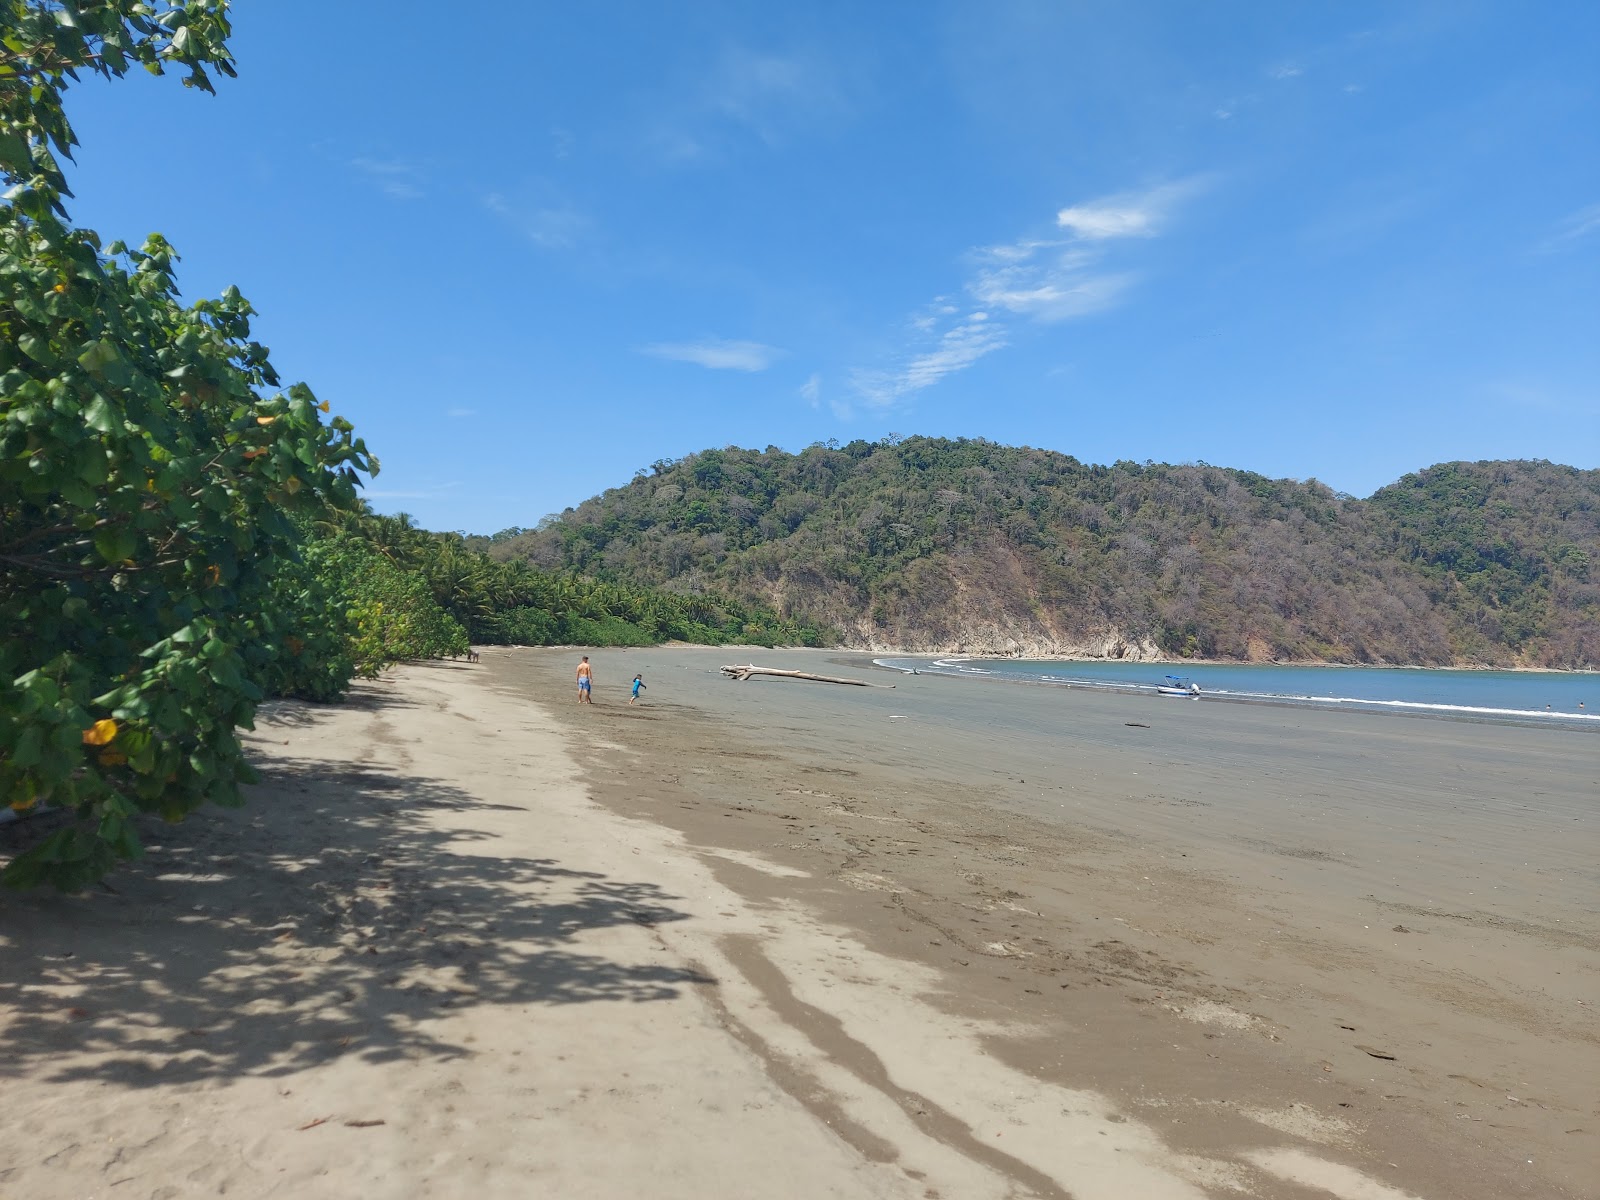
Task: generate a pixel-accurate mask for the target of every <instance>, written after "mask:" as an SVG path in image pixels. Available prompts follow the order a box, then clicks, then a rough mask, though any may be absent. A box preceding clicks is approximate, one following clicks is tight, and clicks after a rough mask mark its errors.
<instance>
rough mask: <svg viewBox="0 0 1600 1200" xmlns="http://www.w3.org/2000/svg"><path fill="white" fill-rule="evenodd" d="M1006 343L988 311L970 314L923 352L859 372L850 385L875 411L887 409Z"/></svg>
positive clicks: (1002, 333)
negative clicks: (889, 365) (882, 367)
mask: <svg viewBox="0 0 1600 1200" xmlns="http://www.w3.org/2000/svg"><path fill="white" fill-rule="evenodd" d="M1005 344H1006V332H1005V330H1004V329H1003V328H1002V327H1001V326H999V325H997V324H994V323H991V322H990V320H989V314H988V313H986V312H974V313H968V314H967V315H966V316H965V317H963V318H962V319H961V320H960V321H958V322H957V323H956V324H955V325H953V326H952V327H951V328H949V329H947V330H945V331H944V333H942V334H940V335H939V338H938V340H937V342H935V343H934V345H933V346H932V348H930V349H927V350H924V351H923V352H921V353H919V354H916V355H915V356H914V357H912V358H911V359H909V360H908V361H907V362H906V363H905V364H903V365H902V366H900V367H897V368H894V369H892V370H857V371H854V372H852V373H851V376H850V382H851V385H852V386H853V387H854V388H855V390H856V393H857V394H858V395H859V396H860V397H861V398H862V399H863V400H865V401H866V402H867V403H868V404H870V405H872V406H873V407H874V408H887V407H888V406H889V405H891V404H893V403H894V402H895V401H896V400H899V399H900V398H901V397H902V396H907V395H910V394H911V393H912V392H920V391H921V390H922V389H923V388H929V387H932V386H933V385H934V384H936V383H938V382H939V381H940V380H941V379H943V378H944V377H945V376H946V375H950V374H953V373H954V372H956V371H964V370H966V369H967V368H968V367H970V366H971V365H972V364H973V363H975V362H977V361H978V360H979V359H980V358H982V357H983V356H984V355H986V354H993V353H994V352H995V351H996V350H999V349H1001V348H1002V347H1003V346H1005Z"/></svg>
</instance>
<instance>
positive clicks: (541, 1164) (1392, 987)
mask: <svg viewBox="0 0 1600 1200" xmlns="http://www.w3.org/2000/svg"><path fill="white" fill-rule="evenodd" d="M757 653H758V654H759V657H760V659H761V660H762V661H771V662H773V663H774V664H775V665H793V666H802V667H810V668H812V669H816V667H817V666H818V665H819V664H821V663H835V664H836V661H837V656H831V655H825V654H820V653H810V654H806V653H796V652H788V653H774V652H765V651H763V652H757ZM735 657H738V658H740V659H744V658H747V657H748V655H738V654H734V653H730V652H726V651H703V650H690V649H663V650H647V651H636V652H622V651H610V652H608V651H601V652H598V653H596V654H594V658H595V664H596V668H597V676H598V683H597V692H596V695H597V697H598V699H599V703H597V704H596V705H594V706H593V707H592V708H582V709H580V708H579V707H578V706H576V705H574V704H572V703H571V695H570V693H571V691H572V688H571V681H570V676H571V670H572V665H573V662H574V661H575V659H574V658H573V656H572V655H570V654H565V653H560V652H551V651H490V652H487V653H486V654H485V662H484V664H483V666H482V667H481V668H470V667H466V666H455V665H449V664H440V665H437V666H429V667H413V668H407V669H405V670H401V671H398V672H396V673H395V675H394V676H393V677H392V678H391V679H388V680H386V681H384V682H382V683H379V684H375V685H368V686H365V687H362V688H361V689H359V691H358V693H357V695H356V696H355V698H354V700H353V702H352V703H350V704H347V705H344V706H338V707H329V708H318V707H311V706H300V705H279V706H274V707H273V708H271V709H270V710H268V712H266V713H265V714H264V715H263V719H262V721H261V725H260V730H259V732H258V735H257V736H255V737H254V738H252V747H253V752H254V753H255V755H256V757H257V759H258V761H259V763H260V765H261V767H262V770H263V773H264V776H265V778H264V781H263V783H262V784H261V785H260V786H259V787H257V788H255V789H253V792H254V795H253V797H252V801H251V804H250V806H249V807H247V808H246V809H244V810H242V811H239V812H237V813H221V812H210V813H206V814H202V815H200V816H198V817H197V818H194V819H191V821H189V822H187V823H186V824H184V825H182V826H179V827H175V828H170V829H169V828H167V827H161V826H157V827H155V828H154V830H153V831H152V841H153V842H155V843H157V844H156V845H154V846H153V847H152V851H151V854H150V856H149V858H148V859H147V860H146V861H145V862H144V863H141V864H139V865H137V866H135V867H133V868H130V869H128V870H125V871H124V872H122V873H120V874H118V875H117V876H115V877H114V878H113V880H112V881H111V882H112V885H113V886H114V887H115V888H116V893H115V894H113V893H110V892H96V893H94V894H92V895H89V896H85V897H74V898H62V897H55V896H46V895H38V896H28V897H20V898H19V897H15V896H8V897H4V898H0V1019H3V1020H4V1022H5V1024H4V1026H3V1028H0V1039H3V1040H0V1045H3V1047H4V1056H3V1058H0V1080H3V1088H4V1091H3V1095H4V1097H5V1100H6V1105H5V1107H6V1109H7V1111H8V1113H9V1114H10V1117H11V1119H10V1121H9V1136H8V1137H7V1138H6V1139H5V1141H4V1142H3V1143H0V1197H3V1198H4V1200H52V1198H55V1197H61V1198H68V1197H70V1198H71V1200H80V1198H87V1197H112V1198H115V1200H122V1198H125V1197H138V1198H144V1197H187V1196H201V1195H217V1194H227V1195H232V1196H294V1197H324V1196H327V1197H334V1196H363V1197H365V1196H376V1197H389V1196H393V1197H410V1196H418V1197H421V1196H437V1197H457V1196H460V1197H468V1196H470V1197H475V1198H483V1200H497V1198H500V1197H507V1198H509V1197H518V1198H521V1197H535V1196H537V1197H546V1196H548V1197H567V1196H571V1197H631V1196H665V1197H676V1196H683V1197H690V1196H693V1197H721V1196H728V1197H821V1196H840V1197H857V1196H860V1197H878V1196H883V1197H932V1196H937V1197H943V1198H945V1200H957V1198H965V1197H996V1198H999V1197H1025V1196H1063V1195H1072V1196H1077V1197H1081V1198H1083V1200H1099V1198H1105V1200H1111V1198H1121V1197H1157V1198H1159V1197H1200V1196H1216V1197H1224V1196H1228V1197H1233V1196H1259V1197H1284V1198H1308V1197H1327V1196H1330V1195H1332V1196H1338V1197H1341V1198H1343V1200H1398V1198H1400V1197H1407V1196H1412V1197H1426V1198H1427V1200H1440V1198H1444V1197H1456V1196H1461V1197H1485V1198H1487V1197H1502V1196H1505V1197H1510V1196H1591V1195H1596V1194H1600V1191H1597V1190H1596V1188H1595V1184H1594V1179H1595V1175H1596V1172H1595V1170H1594V1168H1595V1165H1596V1161H1597V1159H1596V1153H1595V1151H1596V1145H1597V1142H1596V1137H1595V1134H1596V1130H1597V1128H1600V1124H1597V1122H1600V1116H1597V1113H1596V1087H1595V1082H1594V1081H1595V1080H1596V1079H1597V1078H1600V1055H1597V1046H1600V1034H1597V1026H1596V1021H1595V1017H1594V1011H1593V1006H1594V1004H1595V1003H1596V1002H1597V997H1596V989H1595V986H1594V985H1595V981H1596V978H1597V974H1600V971H1597V966H1600V953H1597V949H1600V930H1597V924H1600V922H1597V920H1596V914H1595V911H1594V898H1595V895H1596V889H1595V884H1596V876H1595V864H1596V860H1597V856H1596V840H1595V829H1594V820H1595V817H1596V812H1595V808H1596V796H1597V794H1600V786H1597V783H1596V780H1597V778H1600V770H1597V761H1600V755H1597V747H1600V743H1597V742H1596V740H1595V739H1594V738H1593V737H1592V736H1586V735H1582V734H1564V733H1556V732H1550V731H1530V730H1521V729H1502V728H1498V727H1489V726H1469V725H1461V724H1455V723H1447V722H1438V721H1421V720H1407V719H1397V718H1384V717H1364V716H1357V715H1349V714H1326V713H1304V712H1294V711H1287V710H1254V709H1248V710H1247V709H1242V708H1239V707H1237V706H1225V705H1207V704H1190V703H1189V702H1185V701H1165V702H1163V701H1155V700H1149V699H1145V698H1142V697H1123V696H1108V695H1105V694H1096V695H1092V696H1091V695H1087V694H1083V693H1075V694H1068V693H1062V692H1058V691H1050V690H1046V689H1033V688H1024V687H1010V686H1002V685H994V686H990V685H981V684H972V683H970V682H967V681H962V680H949V679H928V678H927V677H917V678H914V679H905V680H895V682H897V683H899V685H900V686H899V687H898V688H897V689H896V690H895V691H878V690H871V691H869V690H866V689H852V688H837V687H831V686H827V685H819V684H807V683H798V682H794V681H777V680H766V681H753V682H751V683H747V684H734V683H728V682H725V681H723V680H721V679H718V678H716V676H715V667H716V665H718V664H719V663H720V662H723V661H733V660H734V658H735ZM823 669H825V670H830V671H835V672H837V671H839V670H841V668H840V667H839V666H837V665H833V666H829V667H824V668H823ZM636 670H642V671H644V672H645V678H646V682H647V684H648V685H649V688H648V690H647V691H646V693H645V700H646V701H647V704H646V705H644V706H642V707H637V708H630V707H628V706H627V705H626V703H625V695H626V692H625V686H624V681H625V680H626V679H627V678H631V676H632V673H633V672H634V671H636ZM879 678H880V679H882V678H884V677H882V676H879ZM1146 726H1147V727H1148V728H1146ZM8 836H14V835H8ZM3 851H4V847H3V846H0V852H3ZM1397 927H1401V928H1397ZM1376 1055H1383V1056H1385V1057H1376ZM1528 1160H1532V1161H1528Z"/></svg>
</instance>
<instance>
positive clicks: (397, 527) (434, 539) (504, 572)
mask: <svg viewBox="0 0 1600 1200" xmlns="http://www.w3.org/2000/svg"><path fill="white" fill-rule="evenodd" d="M322 536H323V537H325V538H326V539H328V540H329V541H332V542H337V543H338V544H342V545H363V546H367V547H370V548H371V552H372V553H374V554H376V555H378V556H379V557H381V558H382V559H383V560H385V561H387V562H388V563H390V564H392V566H393V567H394V568H395V569H397V570H399V571H400V572H402V573H404V574H405V575H407V576H408V577H411V578H415V579H420V580H423V581H425V582H426V588H427V593H428V595H429V596H430V597H431V602H432V603H434V604H436V605H437V607H438V609H439V610H441V611H442V612H443V613H444V614H446V615H448V616H449V617H450V618H452V619H453V620H454V621H455V622H457V623H459V625H460V626H461V628H462V629H464V630H465V631H466V636H467V637H468V638H470V639H471V640H472V641H473V642H477V643H479V644H482V645H532V646H540V645H582V646H654V645H659V644H660V643H662V642H664V641H669V640H674V639H675V640H680V641H687V642H696V643H699V644H702V645H721V644H726V643H729V642H746V643H750V644H754V645H764V646H773V645H807V646H819V645H825V644H828V643H829V642H830V641H831V640H832V638H833V634H832V632H831V631H829V630H827V629H825V628H820V627H818V626H816V625H814V624H811V623H807V622H804V621H793V620H785V619H782V618H780V617H778V616H776V615H775V614H774V613H772V612H771V611H769V610H767V609H765V608H762V607H761V606H759V605H752V604H746V603H740V602H736V601H733V600H730V599H728V598H727V597H725V596H718V595H715V594H710V593H693V594H686V593H680V592H673V591H667V590H664V589H660V588H653V587H649V586H644V585H640V584H637V583H631V582H628V581H626V580H601V579H595V578H592V577H588V576H585V575H583V574H581V573H578V572H572V571H543V570H539V569H537V568H534V567H532V566H530V565H529V564H528V563H526V562H519V561H507V560H503V559H498V558H496V557H494V556H492V555H491V554H489V553H487V552H485V551H484V550H483V549H479V548H476V547H477V546H483V545H488V544H489V539H483V538H467V537H464V536H462V535H460V534H448V533H430V532H428V531H427V530H423V529H419V528H417V527H416V526H415V525H413V524H412V522H411V519H410V518H409V517H407V516H405V515H404V514H402V515H400V516H395V517H385V516H378V515H375V514H372V513H370V512H365V511H363V512H360V513H356V514H349V515H345V516H343V517H342V518H341V522H340V524H339V525H338V527H337V532H333V533H329V534H326V535H322ZM316 545H317V543H314V544H313V549H312V551H311V553H312V554H313V555H315V554H317V553H319V551H318V550H317V549H316ZM340 574H342V573H340ZM421 598H422V597H421V593H416V594H415V600H414V602H415V603H420V601H421ZM390 611H392V609H391V610H390ZM430 645H432V643H430ZM433 652H434V653H439V652H442V653H454V652H455V651H453V650H443V651H437V650H435V651H433ZM394 657H396V658H400V657H423V655H420V654H413V655H395V656H394Z"/></svg>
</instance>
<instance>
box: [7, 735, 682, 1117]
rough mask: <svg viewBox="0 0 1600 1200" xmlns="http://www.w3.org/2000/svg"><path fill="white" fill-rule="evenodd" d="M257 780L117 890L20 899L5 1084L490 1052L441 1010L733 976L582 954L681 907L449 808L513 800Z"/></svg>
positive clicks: (387, 781) (10, 965) (386, 783)
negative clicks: (451, 824) (456, 1037)
mask: <svg viewBox="0 0 1600 1200" xmlns="http://www.w3.org/2000/svg"><path fill="white" fill-rule="evenodd" d="M250 792H251V796H250V803H249V805H248V807H246V808H244V809H242V810H238V811H221V810H216V809H211V810H203V811H201V812H199V813H196V814H195V815H194V816H193V817H191V818H190V819H189V820H188V821H186V822H185V823H184V824H182V825H178V826H168V825H164V824H161V823H159V822H152V823H151V824H150V825H149V826H148V827H147V828H146V829H145V830H144V831H143V832H144V836H145V839H146V844H147V846H148V849H149V853H148V855H147V857H146V858H144V859H143V860H142V861H140V862H138V863H136V864H133V865H132V866H131V867H128V868H125V869H123V870H122V871H121V872H119V873H118V874H116V875H114V876H113V877H112V878H111V880H110V883H111V884H112V885H113V886H114V887H115V888H116V892H115V893H114V894H113V893H111V892H108V891H97V892H94V893H91V894H86V895H83V896H58V895H53V894H47V893H37V894H23V895H17V894H0V1013H4V1014H5V1015H6V1017H7V1018H8V1024H7V1028H6V1033H5V1052H4V1054H3V1055H0V1079H3V1078H6V1077H8V1076H20V1075H23V1074H27V1073H34V1072H38V1071H40V1070H43V1071H44V1072H45V1073H46V1077H48V1078H51V1079H58V1080H69V1079H81V1078H89V1079H96V1080H100V1081H103V1082H107V1083H113V1084H120V1085H125V1086H140V1085H145V1084H151V1083H164V1082H172V1081H185V1080H197V1079H206V1078H226V1077H230V1076H236V1075H239V1074H242V1073H252V1074H266V1075H283V1074H290V1073H293V1072H295V1071H297V1070H300V1069H303V1068H306V1067H310V1066H313V1065H316V1064H318V1063H321V1062H324V1061H327V1060H328V1059H330V1058H333V1057H336V1056H339V1055H343V1054H356V1055H360V1056H361V1057H362V1058H365V1059H367V1060H370V1061H385V1060H390V1059H396V1058H402V1057H409V1058H422V1057H441V1058H448V1057H455V1056H460V1055H463V1054H466V1053H468V1052H469V1051H468V1050H467V1048H465V1047H463V1046H459V1045H455V1044H453V1043H452V1042H450V1041H449V1040H447V1039H446V1038H444V1037H443V1036H442V1035H441V1034H440V1033H439V1032H438V1030H439V1024H438V1023H437V1022H432V1021H430V1020H429V1018H431V1017H437V1016H442V1015H445V1014H446V1013H447V1012H448V1011H449V1010H450V1009H460V1008H464V1007H468V1006H472V1005H480V1004H487V1005H504V1006H516V1005H529V1006H534V1005H553V1004H578V1003H585V1002H589V1001H647V1000H664V999H669V998H671V997H673V996H676V995H678V994H679V991H680V989H681V987H682V986H683V985H685V984H690V985H693V984H707V983H711V982H713V981H712V980H711V979H709V978H707V977H706V976H704V975H700V974H698V973H696V972H693V971H686V970H682V969H678V968H674V967H669V966H657V965H650V964H639V965H628V964H622V963H618V962H615V961H612V960H611V959H609V958H606V957H601V956H598V955H594V954H590V953H585V952H583V951H582V950H581V949H579V948H578V946H577V945H576V941H577V939H578V938H579V937H580V936H581V935H582V934H583V933H584V932H585V931H589V930H596V929H601V928H605V927H608V926H615V925H625V924H639V925H645V926H653V925H657V924H660V923H663V922H668V921H677V920H682V919H684V918H685V917H686V916H687V915H688V914H687V913H685V912H682V911H680V910H679V909H677V908H675V907H674V906H673V901H674V900H676V899H677V898H676V897H674V896H671V895H667V894H665V893H663V892H662V891H660V890H659V889H658V888H656V887H655V886H653V885H651V884H645V883H630V882H627V881H625V880H620V879H612V878H607V877H605V876H603V875H598V874H594V873H591V872H583V871H574V870H570V869H568V868H565V867H563V866H561V865H560V864H559V863H557V862H555V861H553V860H550V859H528V858H515V857H505V856H499V855H496V854H495V853H493V850H494V842H495V835H493V834H488V833H483V832H478V831H471V830H465V831H463V830H452V829H441V828H440V827H439V826H438V825H437V824H435V823H433V822H431V821H430V820H429V819H428V818H429V815H430V814H436V813H437V812H438V811H439V810H473V809H477V810H488V809H496V808H505V807H506V806H503V805H490V804H487V803H486V802H484V801H481V800H479V799H477V798H476V797H474V796H472V795H470V794H468V793H466V792H463V791H460V790H458V789H456V788H453V787H450V786H446V785H443V784H441V783H439V782H437V781H432V780H427V779H416V778H408V777H406V776H404V775H402V774H400V773H398V772H395V773H388V772H386V771H385V770H383V769H382V768H381V767H377V766H369V767H364V768H360V769H346V768H341V767H339V766H338V765H336V764H332V765H331V764H329V763H326V762H321V761H299V760H291V759H279V760H276V761H274V762H272V763H271V764H270V765H269V767H268V768H267V769H266V770H265V771H264V772H263V779H262V782H261V783H260V784H259V785H257V786H255V787H253V788H251V789H250ZM515 811H520V810H515ZM52 1061H55V1062H56V1063H57V1065H56V1066H54V1067H52V1066H51V1065H50V1064H51V1063H52Z"/></svg>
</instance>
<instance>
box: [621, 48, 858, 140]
mask: <svg viewBox="0 0 1600 1200" xmlns="http://www.w3.org/2000/svg"><path fill="white" fill-rule="evenodd" d="M677 96H678V97H681V98H677V97H675V98H674V99H673V100H672V101H670V102H668V103H666V104H665V105H663V106H662V108H661V111H659V112H657V113H653V114H652V115H651V117H650V118H649V119H648V121H647V122H646V132H645V140H646V142H647V143H648V145H649V146H650V148H651V150H652V151H653V152H654V153H655V154H656V155H657V156H658V157H660V158H662V159H664V160H666V161H668V162H672V163H680V164H687V163H693V162H697V161H701V160H715V159H718V158H719V157H721V155H722V154H723V153H724V152H725V150H726V149H727V147H728V143H729V140H730V138H733V139H735V140H743V139H748V138H749V137H750V136H752V135H753V136H754V137H755V138H757V139H759V140H760V141H761V142H763V143H765V144H766V145H768V146H777V145H780V144H782V143H784V142H786V141H789V140H790V139H791V138H792V137H793V136H794V135H795V134H797V133H800V132H804V131H806V130H808V129H811V128H814V127H816V126H817V125H819V124H822V123H826V122H828V121H832V120H835V119H837V118H838V117H839V116H841V115H843V114H845V113H847V112H848V111H849V105H848V104H847V102H846V99H845V89H844V87H843V85H842V83H841V79H840V76H839V72H838V63H837V61H836V60H835V59H834V58H833V57H832V56H824V55H821V54H816V53H811V52H807V51H805V50H792V51H788V52H783V53H777V52H771V51H764V50H756V49H751V48H749V47H744V46H732V47H729V48H727V49H725V50H724V51H723V52H722V53H721V55H720V56H719V57H718V58H717V59H716V61H714V62H712V63H710V64H707V65H706V66H705V67H704V68H703V69H702V70H701V71H700V72H699V74H698V75H697V77H696V78H695V79H694V80H692V81H685V82H684V85H683V86H681V87H680V88H678V89H677Z"/></svg>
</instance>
